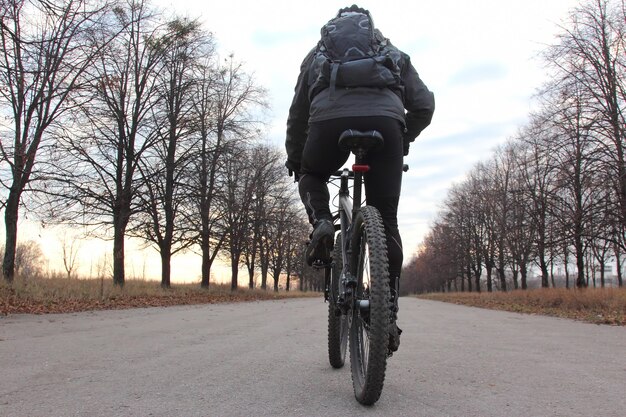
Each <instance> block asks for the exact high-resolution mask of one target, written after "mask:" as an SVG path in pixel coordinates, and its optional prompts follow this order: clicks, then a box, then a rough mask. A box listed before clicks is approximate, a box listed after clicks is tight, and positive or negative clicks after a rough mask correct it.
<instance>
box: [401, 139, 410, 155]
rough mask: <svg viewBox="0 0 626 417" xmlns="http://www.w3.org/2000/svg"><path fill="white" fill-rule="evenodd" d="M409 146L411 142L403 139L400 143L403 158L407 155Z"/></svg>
mask: <svg viewBox="0 0 626 417" xmlns="http://www.w3.org/2000/svg"><path fill="white" fill-rule="evenodd" d="M409 146H411V142H409V141H408V140H406V139H404V140H403V141H402V148H403V150H404V156H407V155H408V154H409Z"/></svg>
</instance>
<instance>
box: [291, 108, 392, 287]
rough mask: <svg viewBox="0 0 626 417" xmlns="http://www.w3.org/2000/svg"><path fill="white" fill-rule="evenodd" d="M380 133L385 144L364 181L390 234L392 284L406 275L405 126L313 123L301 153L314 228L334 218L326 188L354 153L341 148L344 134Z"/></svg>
mask: <svg viewBox="0 0 626 417" xmlns="http://www.w3.org/2000/svg"><path fill="white" fill-rule="evenodd" d="M347 129H355V130H361V131H364V130H378V131H379V132H380V133H382V135H383V138H384V139H385V144H384V147H383V148H382V149H381V150H377V151H374V152H370V153H369V154H368V155H367V157H366V161H367V164H368V165H369V166H370V170H369V171H368V172H367V173H366V174H365V176H364V182H365V195H366V199H367V204H368V205H370V206H374V207H376V208H377V209H378V211H380V214H381V216H382V218H383V223H384V225H385V232H386V234H387V251H388V256H389V276H390V277H391V280H392V282H391V285H392V286H395V283H396V279H397V278H399V277H400V272H401V270H402V240H401V239H400V232H399V231H398V201H399V199H400V189H401V185H402V164H403V148H402V125H401V124H400V122H399V121H398V120H396V119H393V118H390V117H346V118H340V119H332V120H325V121H323V122H316V123H311V124H310V125H309V134H308V138H307V141H306V144H305V146H304V151H303V153H302V165H301V171H302V176H301V178H300V181H299V191H300V198H302V202H303V203H304V206H305V208H306V211H307V214H308V215H309V221H310V222H311V224H314V223H315V222H316V221H317V220H319V219H332V214H331V212H330V208H329V200H330V195H329V192H328V187H327V185H326V183H327V182H328V179H329V178H330V175H331V173H332V172H334V171H336V170H338V169H339V168H341V167H342V166H343V164H345V162H346V161H347V159H348V157H349V152H347V151H342V150H341V149H339V147H338V145H337V140H338V139H339V135H340V134H341V133H342V132H343V131H345V130H347Z"/></svg>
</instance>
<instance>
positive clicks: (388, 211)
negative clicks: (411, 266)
mask: <svg viewBox="0 0 626 417" xmlns="http://www.w3.org/2000/svg"><path fill="white" fill-rule="evenodd" d="M355 15H357V16H356V17H360V16H358V15H362V20H361V21H360V22H359V26H360V27H361V28H362V27H364V25H368V24H369V25H371V29H372V30H373V33H374V36H375V38H376V40H377V42H379V43H380V44H381V45H384V47H385V48H386V51H388V52H389V51H392V52H395V54H396V56H397V57H399V59H398V60H397V62H396V65H395V67H396V70H397V73H398V77H396V78H398V79H399V80H398V81H399V82H398V83H397V84H396V85H390V86H388V87H383V88H381V87H380V86H374V87H372V86H368V85H363V86H353V85H352V86H350V87H343V86H342V85H341V84H340V83H337V84H336V85H330V84H328V85H322V86H321V87H320V86H319V82H318V81H319V79H320V76H319V74H318V72H319V68H318V67H316V65H315V61H316V58H317V56H319V45H318V46H317V47H315V48H313V49H312V50H311V51H310V52H309V53H308V55H307V56H306V57H305V59H304V61H303V62H302V64H301V67H300V75H299V76H298V81H297V84H296V87H295V95H294V98H293V102H292V104H291V107H290V110H289V117H288V120H287V136H286V141H285V147H286V151H287V162H286V163H285V165H286V167H287V168H288V170H289V175H292V174H295V178H296V181H298V188H299V192H300V197H301V199H302V202H303V203H304V206H305V209H306V212H307V215H308V217H309V221H310V223H311V224H312V225H313V232H312V233H311V241H310V243H309V245H308V247H307V251H306V257H307V263H308V264H309V265H311V264H312V263H313V262H314V261H316V260H319V261H322V262H328V261H329V260H330V257H331V253H332V249H333V241H334V234H335V229H334V226H333V223H332V214H331V212H330V208H329V200H330V196H329V192H328V187H327V185H326V184H327V182H328V180H329V178H330V175H331V173H332V172H334V171H336V170H338V169H339V168H340V167H341V166H342V165H343V164H344V163H345V162H346V161H347V159H348V156H349V152H348V151H345V150H341V149H340V148H339V147H338V145H337V139H338V138H339V136H340V134H341V133H342V132H343V131H345V130H347V129H354V130H361V131H368V130H377V131H379V132H381V133H382V135H383V137H384V140H385V142H384V146H383V148H382V149H380V150H377V151H375V152H370V153H369V154H368V155H367V162H368V165H369V166H370V170H369V171H368V172H367V173H366V174H365V176H364V182H365V193H366V196H367V204H368V205H370V206H374V207H376V208H377V209H378V210H379V211H380V214H381V216H382V219H383V223H384V226H385V233H386V236H387V250H388V257H389V276H390V283H389V284H390V288H391V294H392V300H391V301H392V303H391V306H392V307H391V310H392V311H391V316H392V322H391V324H390V327H389V334H390V340H389V349H390V350H391V351H396V350H397V349H398V346H399V344H400V333H401V330H400V329H399V328H398V327H397V324H396V319H397V312H398V288H399V279H400V272H401V270H402V260H403V255H402V241H401V239H400V233H399V231H398V220H397V213H398V201H399V198H400V188H401V182H402V172H403V171H402V168H403V156H406V155H408V151H409V144H410V143H411V142H412V141H414V140H415V138H416V137H417V136H418V135H419V134H420V132H421V131H422V130H423V129H424V128H426V127H427V126H428V125H429V124H430V122H431V119H432V115H433V112H434V109H435V102H434V95H433V93H432V92H430V91H429V90H428V88H427V87H426V85H425V84H424V83H423V82H422V80H421V79H420V78H419V76H418V74H417V72H416V70H415V68H414V67H413V65H412V64H411V62H410V58H409V56H408V55H407V54H405V53H403V52H401V51H399V50H398V49H397V48H395V47H394V46H393V45H391V43H390V42H389V41H388V39H386V38H384V37H383V36H382V34H381V32H380V31H379V30H378V29H374V26H373V22H372V19H371V16H370V13H369V11H367V10H365V9H362V8H360V7H358V6H356V5H353V6H351V7H346V8H342V9H340V10H339V12H338V13H337V18H340V17H343V16H353V17H354V16H355ZM323 30H324V29H323ZM350 39H351V35H350V34H348V36H346V39H345V41H346V42H350ZM347 84H349V83H347ZM405 109H406V111H405Z"/></svg>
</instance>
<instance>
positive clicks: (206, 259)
mask: <svg viewBox="0 0 626 417" xmlns="http://www.w3.org/2000/svg"><path fill="white" fill-rule="evenodd" d="M211 263H212V262H211V254H210V253H209V237H208V235H207V234H204V233H203V234H202V279H201V281H200V287H201V288H209V281H210V279H211Z"/></svg>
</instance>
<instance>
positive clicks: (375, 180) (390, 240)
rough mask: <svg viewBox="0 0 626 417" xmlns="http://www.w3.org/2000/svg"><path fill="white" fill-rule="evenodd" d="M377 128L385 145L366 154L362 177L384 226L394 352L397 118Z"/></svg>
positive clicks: (399, 256) (399, 257)
mask: <svg viewBox="0 0 626 417" xmlns="http://www.w3.org/2000/svg"><path fill="white" fill-rule="evenodd" d="M381 119H383V118H381ZM380 131H381V133H382V134H383V137H384V138H385V145H384V148H383V149H382V151H380V152H375V153H373V154H372V155H371V156H370V155H368V162H369V164H370V168H371V169H370V171H369V172H368V173H367V174H366V177H365V190H366V196H367V204H368V205H371V206H374V207H376V208H377V209H378V211H379V212H380V215H381V217H382V219H383V224H384V226H385V234H386V237H387V256H388V260H389V287H390V290H391V299H390V327H389V350H390V351H392V352H395V351H396V350H398V347H399V345H400V333H402V330H400V328H398V326H397V324H396V319H397V314H398V297H399V285H400V273H401V272H402V261H403V253H402V240H401V238H400V232H399V230H398V202H399V200H400V190H401V186H402V167H403V161H404V153H403V148H402V130H401V126H400V124H399V122H397V121H395V120H393V119H383V120H380Z"/></svg>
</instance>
